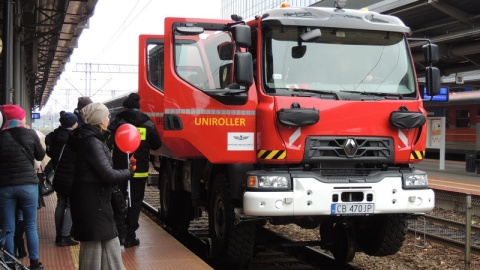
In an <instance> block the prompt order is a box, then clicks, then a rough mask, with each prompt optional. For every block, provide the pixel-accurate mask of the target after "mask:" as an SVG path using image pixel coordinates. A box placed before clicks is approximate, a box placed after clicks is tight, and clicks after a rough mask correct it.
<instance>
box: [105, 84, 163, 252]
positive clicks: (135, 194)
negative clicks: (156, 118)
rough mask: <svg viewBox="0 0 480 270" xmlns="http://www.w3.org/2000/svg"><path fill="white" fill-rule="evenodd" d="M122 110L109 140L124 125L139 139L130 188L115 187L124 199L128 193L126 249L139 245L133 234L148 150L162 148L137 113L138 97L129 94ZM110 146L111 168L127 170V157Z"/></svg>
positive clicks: (149, 125) (124, 185)
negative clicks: (131, 127) (137, 131)
mask: <svg viewBox="0 0 480 270" xmlns="http://www.w3.org/2000/svg"><path fill="white" fill-rule="evenodd" d="M123 107H124V108H125V110H124V111H122V112H120V113H119V114H117V116H116V117H115V119H114V120H113V121H112V122H111V123H110V125H109V126H108V129H109V130H110V131H111V132H112V134H113V135H112V137H111V138H113V137H114V136H115V135H114V134H115V132H116V130H117V129H118V128H119V127H120V126H121V125H123V124H126V123H128V124H132V125H134V126H135V127H136V128H137V129H138V130H139V132H140V139H141V141H140V146H139V147H138V149H137V150H136V151H135V153H133V156H134V157H135V158H136V160H137V169H136V170H135V174H134V176H133V179H132V181H130V185H128V181H124V182H123V183H120V184H119V187H120V189H121V190H122V192H123V194H124V195H125V196H128V192H130V206H129V207H128V210H127V215H126V218H125V224H126V231H127V235H126V239H125V242H124V246H125V247H126V248H129V247H133V246H138V245H139V244H140V240H139V239H138V238H137V237H136V233H135V232H136V230H137V229H138V228H139V227H140V225H139V223H138V219H139V217H140V210H141V208H142V202H143V198H144V196H145V186H146V183H147V179H148V174H149V163H150V150H157V149H159V148H160V147H161V146H162V143H161V141H160V136H159V134H158V131H157V129H156V127H155V124H154V123H153V121H152V120H151V119H150V117H149V116H148V115H147V114H145V113H143V112H142V111H140V110H139V108H140V96H139V95H138V94H137V93H131V94H130V95H129V96H128V98H127V99H125V101H124V102H123ZM111 143H112V144H113V145H114V146H113V166H114V168H117V169H121V168H127V166H128V164H127V161H128V157H127V153H124V152H123V151H122V150H120V149H119V148H118V146H117V145H116V144H115V141H111ZM128 188H129V190H128ZM122 237H125V236H123V235H120V239H121V240H122Z"/></svg>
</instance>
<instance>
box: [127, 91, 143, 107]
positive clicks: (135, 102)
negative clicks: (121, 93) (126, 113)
mask: <svg viewBox="0 0 480 270" xmlns="http://www.w3.org/2000/svg"><path fill="white" fill-rule="evenodd" d="M123 107H125V108H128V109H140V96H139V95H138V94H137V93H131V94H130V95H128V98H127V99H125V101H124V102H123Z"/></svg>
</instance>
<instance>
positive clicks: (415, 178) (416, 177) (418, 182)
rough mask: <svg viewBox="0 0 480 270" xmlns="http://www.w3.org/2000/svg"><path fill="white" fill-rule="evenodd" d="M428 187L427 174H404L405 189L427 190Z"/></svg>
mask: <svg viewBox="0 0 480 270" xmlns="http://www.w3.org/2000/svg"><path fill="white" fill-rule="evenodd" d="M427 186H428V178H427V175H426V174H404V175H403V188H405V189H414V188H426V187H427Z"/></svg>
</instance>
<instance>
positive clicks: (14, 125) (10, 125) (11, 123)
mask: <svg viewBox="0 0 480 270" xmlns="http://www.w3.org/2000/svg"><path fill="white" fill-rule="evenodd" d="M18 127H23V128H28V126H27V125H26V124H24V123H23V122H22V121H21V120H17V119H11V120H7V122H5V126H3V129H2V130H7V129H12V128H18Z"/></svg>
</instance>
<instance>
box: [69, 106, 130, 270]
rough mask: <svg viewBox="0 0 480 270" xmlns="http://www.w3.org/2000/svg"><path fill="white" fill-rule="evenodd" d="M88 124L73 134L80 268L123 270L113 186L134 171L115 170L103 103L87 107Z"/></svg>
mask: <svg viewBox="0 0 480 270" xmlns="http://www.w3.org/2000/svg"><path fill="white" fill-rule="evenodd" d="M81 114H82V116H83V120H84V121H85V124H84V125H82V126H81V127H79V128H77V129H75V130H73V131H72V133H70V137H69V140H68V145H69V146H70V148H71V149H72V151H74V152H75V177H74V182H73V185H72V190H74V191H75V192H72V193H71V197H70V209H71V214H72V221H73V236H74V238H75V240H78V241H80V256H79V269H80V270H92V269H98V270H103V269H123V264H122V254H121V250H120V241H119V239H118V233H117V231H116V229H115V221H114V218H113V210H112V204H111V196H112V185H113V184H115V183H119V182H122V181H126V180H128V179H129V178H131V177H132V176H133V170H132V169H131V168H129V169H118V170H116V169H114V168H113V165H112V158H111V154H110V150H109V148H108V146H107V144H106V139H107V138H108V136H109V133H110V132H109V131H108V130H107V126H108V123H109V119H110V116H109V115H110V114H109V111H108V108H107V107H106V106H105V105H104V104H102V103H91V104H89V105H87V106H85V107H84V108H83V109H82V111H81Z"/></svg>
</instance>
